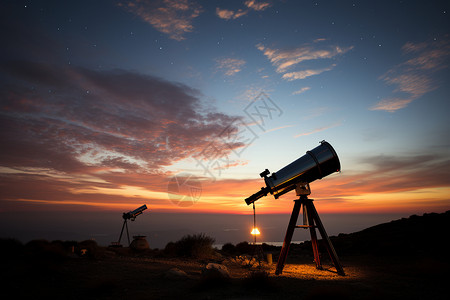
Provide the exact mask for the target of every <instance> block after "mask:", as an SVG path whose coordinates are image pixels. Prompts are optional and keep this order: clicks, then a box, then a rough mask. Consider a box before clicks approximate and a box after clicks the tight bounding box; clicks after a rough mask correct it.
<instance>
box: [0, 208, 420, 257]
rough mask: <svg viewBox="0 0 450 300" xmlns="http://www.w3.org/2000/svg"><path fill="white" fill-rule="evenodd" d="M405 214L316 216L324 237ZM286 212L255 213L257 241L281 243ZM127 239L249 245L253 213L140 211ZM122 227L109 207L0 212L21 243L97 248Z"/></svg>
mask: <svg viewBox="0 0 450 300" xmlns="http://www.w3.org/2000/svg"><path fill="white" fill-rule="evenodd" d="M410 215H411V214H407V213H403V214H401V213H392V214H321V215H320V218H321V220H322V223H323V224H324V227H325V230H326V231H327V233H328V235H329V236H333V235H338V234H339V233H352V232H356V231H360V230H363V229H365V228H368V227H371V226H374V225H377V224H381V223H385V222H389V221H391V220H396V219H400V218H402V217H409V216H410ZM289 218H290V214H260V215H258V216H257V219H256V223H257V224H256V225H257V227H258V228H259V230H260V232H261V234H260V235H258V236H257V242H260V243H262V242H263V241H264V242H265V243H267V244H270V245H275V246H281V245H282V244H283V240H284V236H285V234H286V229H287V225H288V223H289ZM299 221H301V218H299ZM127 225H128V231H129V238H130V240H132V239H133V236H138V235H139V236H145V237H146V239H147V241H148V243H149V245H150V248H152V249H153V248H158V249H162V248H164V247H165V246H166V245H167V243H169V242H176V241H177V240H179V239H181V238H182V237H184V236H186V235H197V234H202V235H206V236H209V237H212V238H213V239H214V243H213V244H214V246H215V247H217V248H221V246H222V245H224V244H226V243H231V244H234V245H236V244H238V243H240V242H243V241H247V242H249V243H252V242H253V241H254V240H253V236H252V235H251V234H250V232H251V229H252V227H253V215H237V214H206V213H205V214H198V213H158V212H153V211H145V212H144V213H143V214H142V215H139V216H138V217H137V218H136V220H135V221H134V222H131V221H128V222H127ZM122 226H123V219H122V213H118V212H112V211H96V212H92V211H89V212H84V211H62V212H50V213H49V212H40V211H34V212H30V211H17V212H14V213H11V212H4V211H0V238H14V239H17V240H19V241H21V242H23V243H27V242H29V241H30V240H35V239H45V240H48V241H53V240H63V241H83V240H95V241H96V242H97V243H98V244H99V245H100V246H109V245H111V243H113V242H115V243H116V242H119V237H120V233H121V229H122ZM309 239H310V235H309V231H308V230H304V229H296V230H295V231H294V236H293V238H292V241H294V243H301V242H302V241H305V240H309ZM120 243H121V244H123V245H124V246H127V245H128V236H127V234H126V231H124V232H123V235H122V238H121V240H120Z"/></svg>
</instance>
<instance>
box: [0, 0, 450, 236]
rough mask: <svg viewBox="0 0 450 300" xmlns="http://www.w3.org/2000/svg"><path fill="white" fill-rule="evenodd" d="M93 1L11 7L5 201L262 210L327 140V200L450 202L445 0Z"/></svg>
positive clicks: (22, 208)
mask: <svg viewBox="0 0 450 300" xmlns="http://www.w3.org/2000/svg"><path fill="white" fill-rule="evenodd" d="M94 2H95V3H94ZM94 2H91V1H68V2H67V1H64V3H63V2H61V3H60V2H52V1H44V0H42V1H31V2H30V1H6V2H4V3H2V4H1V5H0V7H1V14H2V21H1V22H2V24H3V26H2V36H3V37H4V43H3V44H4V45H5V46H4V47H2V49H1V50H0V51H1V54H2V55H1V61H0V76H1V78H2V80H1V85H2V87H1V98H0V124H1V132H0V141H1V148H0V178H1V180H0V192H1V193H0V203H1V205H0V213H2V214H4V215H10V214H13V213H15V212H31V213H32V212H36V214H45V213H47V212H56V211H58V212H65V213H70V212H75V211H76V212H87V211H98V212H104V211H113V212H117V213H118V214H120V213H122V212H123V211H128V210H130V209H133V208H134V207H135V206H139V205H142V204H146V205H147V206H148V208H149V211H151V213H152V214H158V213H174V214H179V213H186V214H196V213H201V214H237V215H247V214H248V215H250V214H252V212H253V211H252V207H251V206H248V205H246V203H245V202H244V199H245V198H247V197H249V196H250V195H252V194H253V193H255V192H257V191H259V190H260V189H261V187H263V186H264V180H263V179H262V178H260V176H259V174H260V173H261V172H262V171H264V170H265V169H269V170H270V172H276V171H277V170H279V169H281V168H283V167H284V166H286V165H288V164H289V163H291V162H292V161H294V160H296V159H297V158H299V157H301V156H303V155H305V154H306V151H309V150H311V149H313V148H314V147H316V146H318V145H319V142H320V141H322V140H326V141H328V142H329V143H330V144H331V145H332V146H333V147H334V149H335V150H336V152H337V154H338V156H339V159H340V163H341V171H340V172H338V173H334V174H331V175H329V176H326V177H325V178H323V179H321V180H316V181H314V182H312V183H311V191H312V192H311V196H310V197H311V198H312V199H314V201H315V202H314V203H315V205H316V207H317V209H318V210H319V211H320V213H339V214H346V213H354V214H361V213H379V214H383V213H399V214H405V215H408V214H415V213H425V212H443V211H446V210H448V209H450V150H449V149H450V139H449V136H450V135H449V130H450V123H449V118H448V111H450V104H449V103H450V102H449V101H448V99H449V95H450V87H449V85H448V84H446V81H448V78H450V74H449V58H450V35H449V32H448V28H450V26H449V13H448V9H449V7H448V4H444V2H442V1H431V2H429V1H428V2H420V1H419V2H417V1H415V2H414V3H410V2H408V1H405V2H408V3H403V2H399V3H392V2H391V1H381V2H380V1H375V2H361V3H359V2H348V1H343V2H342V1H334V2H320V1H316V2H311V3H309V2H308V3H305V2H303V1H277V0H273V1H262V0H261V1H233V2H228V1H187V0H171V1H133V0H131V1H107V0H105V1H103V0H101V1H94ZM387 6H388V7H389V9H386V7H387ZM100 16H101V18H100ZM373 16H378V17H377V19H376V20H375V19H374V18H373ZM296 198H297V196H295V193H294V192H290V193H288V194H286V195H283V196H282V197H280V199H277V200H276V199H274V197H273V196H272V195H270V194H269V195H268V196H267V197H263V198H261V199H259V200H258V201H257V203H256V206H257V212H258V214H289V213H290V212H291V210H292V205H293V202H292V201H293V200H295V199H296ZM198 222H201V221H200V220H199V221H198ZM205 227H208V226H207V225H205ZM247 228H248V227H247ZM260 228H262V227H260ZM245 230H246V231H248V229H245Z"/></svg>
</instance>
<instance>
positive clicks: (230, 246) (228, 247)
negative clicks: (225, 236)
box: [222, 243, 236, 255]
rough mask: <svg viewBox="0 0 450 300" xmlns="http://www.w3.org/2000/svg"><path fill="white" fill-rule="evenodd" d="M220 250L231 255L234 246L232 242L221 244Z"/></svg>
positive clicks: (233, 251) (234, 249)
mask: <svg viewBox="0 0 450 300" xmlns="http://www.w3.org/2000/svg"><path fill="white" fill-rule="evenodd" d="M222 251H223V252H225V253H226V254H228V255H233V254H234V253H235V252H236V247H235V246H234V245H233V244H232V243H226V244H224V245H223V246H222Z"/></svg>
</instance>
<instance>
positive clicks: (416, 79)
mask: <svg viewBox="0 0 450 300" xmlns="http://www.w3.org/2000/svg"><path fill="white" fill-rule="evenodd" d="M402 51H403V54H404V55H410V56H411V57H410V58H409V59H407V60H406V61H404V62H403V63H401V64H399V65H397V66H395V67H393V68H392V69H390V70H389V71H387V72H386V73H385V74H383V75H382V76H381V77H380V79H381V80H383V81H384V82H386V84H388V85H393V86H396V88H395V89H394V90H393V93H394V94H397V95H398V96H394V97H389V98H386V99H382V100H381V101H379V102H378V103H376V104H375V105H374V106H372V107H371V108H370V110H384V111H388V112H395V111H397V110H399V109H402V108H405V107H406V106H407V105H408V104H409V103H411V102H412V101H414V100H416V99H418V98H420V97H422V96H423V95H425V94H427V93H429V92H431V91H433V90H435V89H436V88H438V87H439V85H438V83H437V82H436V80H435V79H434V74H436V73H437V72H438V71H440V70H442V69H446V68H448V61H447V60H448V57H449V56H450V44H449V42H448V41H446V40H444V41H440V42H432V43H429V44H427V43H418V44H414V43H411V42H408V43H406V44H405V45H403V47H402Z"/></svg>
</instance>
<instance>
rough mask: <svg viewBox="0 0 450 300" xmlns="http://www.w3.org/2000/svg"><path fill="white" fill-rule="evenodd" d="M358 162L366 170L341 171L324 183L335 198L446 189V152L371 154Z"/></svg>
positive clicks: (449, 167)
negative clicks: (365, 166) (365, 167)
mask: <svg viewBox="0 0 450 300" xmlns="http://www.w3.org/2000/svg"><path fill="white" fill-rule="evenodd" d="M359 163H360V164H364V165H368V167H369V170H366V171H362V172H361V171H360V172H349V173H345V171H343V173H342V174H340V175H339V176H336V177H333V178H330V180H328V182H327V188H329V189H331V190H333V194H334V195H335V196H339V197H343V196H351V195H363V194H371V193H379V194H381V193H398V192H406V191H414V190H420V189H427V188H428V189H429V188H442V187H449V186H450V179H449V178H450V160H449V159H448V156H447V154H446V153H441V154H439V153H435V154H433V155H428V154H427V155H424V154H406V155H403V156H402V155H375V156H367V157H361V158H360V159H359ZM428 196H429V195H428ZM447 200H448V199H447Z"/></svg>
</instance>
